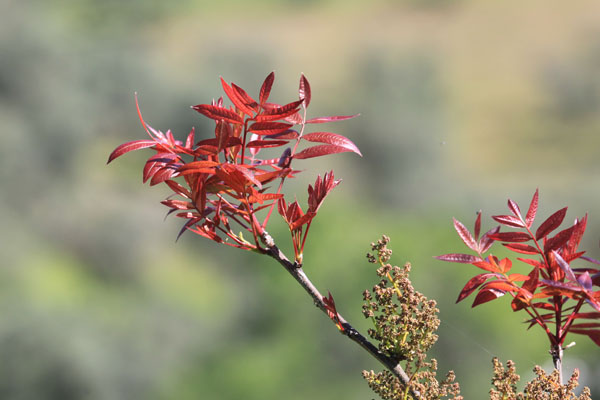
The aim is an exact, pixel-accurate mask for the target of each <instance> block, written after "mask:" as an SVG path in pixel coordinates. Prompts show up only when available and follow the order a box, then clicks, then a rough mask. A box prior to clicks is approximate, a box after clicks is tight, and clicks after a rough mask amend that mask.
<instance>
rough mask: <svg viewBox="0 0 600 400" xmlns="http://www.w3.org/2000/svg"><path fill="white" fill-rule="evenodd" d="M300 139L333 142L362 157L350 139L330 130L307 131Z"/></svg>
mask: <svg viewBox="0 0 600 400" xmlns="http://www.w3.org/2000/svg"><path fill="white" fill-rule="evenodd" d="M301 138H302V139H304V140H307V141H309V142H318V143H327V144H333V145H335V146H340V147H345V148H347V149H348V150H350V151H353V152H354V153H356V154H358V155H359V156H361V157H362V154H361V153H360V150H359V149H358V147H356V145H355V144H354V143H352V141H351V140H350V139H348V138H346V137H345V136H342V135H338V134H336V133H331V132H313V133H308V134H306V135H303V136H301Z"/></svg>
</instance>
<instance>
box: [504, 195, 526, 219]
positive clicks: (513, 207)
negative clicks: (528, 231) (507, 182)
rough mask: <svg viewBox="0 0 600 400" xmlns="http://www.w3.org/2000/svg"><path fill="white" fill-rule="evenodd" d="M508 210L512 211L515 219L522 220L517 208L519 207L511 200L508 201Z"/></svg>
mask: <svg viewBox="0 0 600 400" xmlns="http://www.w3.org/2000/svg"><path fill="white" fill-rule="evenodd" d="M508 208H509V209H510V211H512V213H513V214H514V215H515V217H517V218H518V219H522V218H523V217H521V209H520V208H519V205H518V204H517V203H515V202H514V201H512V200H511V199H508Z"/></svg>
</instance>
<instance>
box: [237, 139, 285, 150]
mask: <svg viewBox="0 0 600 400" xmlns="http://www.w3.org/2000/svg"><path fill="white" fill-rule="evenodd" d="M288 143H289V142H288V141H287V140H252V141H250V142H248V144H247V145H246V148H248V149H252V148H255V147H256V148H261V149H266V148H269V147H279V146H283V145H285V144H288Z"/></svg>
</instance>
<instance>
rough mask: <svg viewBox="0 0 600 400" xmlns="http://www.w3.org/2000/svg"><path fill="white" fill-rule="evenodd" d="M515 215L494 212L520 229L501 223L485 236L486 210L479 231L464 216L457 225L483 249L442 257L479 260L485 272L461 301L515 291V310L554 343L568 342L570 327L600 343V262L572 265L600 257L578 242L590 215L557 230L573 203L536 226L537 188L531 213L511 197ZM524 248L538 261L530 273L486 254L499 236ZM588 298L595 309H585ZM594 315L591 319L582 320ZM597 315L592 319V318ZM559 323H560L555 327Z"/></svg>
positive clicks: (469, 240) (530, 261) (468, 241)
mask: <svg viewBox="0 0 600 400" xmlns="http://www.w3.org/2000/svg"><path fill="white" fill-rule="evenodd" d="M508 208H509V210H510V212H511V215H497V216H493V217H492V218H493V219H494V220H495V221H497V222H499V223H500V224H501V225H504V226H507V227H511V228H517V229H518V230H517V231H508V232H500V226H497V227H496V228H494V229H492V230H490V231H488V232H487V233H485V234H484V235H483V236H482V237H481V238H480V237H479V234H480V228H481V213H479V214H478V216H477V219H476V221H475V228H474V235H471V232H469V230H468V229H467V228H466V227H465V226H464V225H463V224H462V223H460V222H459V221H457V220H456V219H455V220H454V228H455V229H456V231H457V232H458V235H459V236H460V238H461V239H462V240H463V242H464V243H465V244H466V245H467V247H469V248H470V249H471V250H472V251H474V252H475V253H476V254H477V255H470V254H456V253H455V254H445V255H441V256H438V257H436V258H438V259H440V260H443V261H451V262H458V263H464V264H473V265H474V266H476V267H478V268H480V269H482V270H484V271H485V273H482V274H479V275H476V276H475V277H473V278H472V279H470V280H469V281H468V282H467V284H466V285H465V287H464V288H463V289H462V291H461V292H460V294H459V296H458V300H457V302H459V301H461V300H463V299H465V298H466V297H467V296H469V295H470V294H471V293H473V292H475V291H477V290H478V293H477V295H476V297H475V301H474V302H473V307H475V306H477V305H480V304H483V303H486V302H488V301H491V300H494V299H497V298H499V297H501V296H503V295H504V294H506V293H510V294H511V295H512V297H513V300H512V302H511V307H512V309H513V310H514V311H519V310H525V311H526V312H527V313H528V314H529V316H530V319H528V320H527V321H526V322H528V323H529V327H531V326H533V325H536V324H538V325H540V326H541V327H542V328H543V329H544V330H545V332H546V334H547V335H548V338H549V340H550V343H551V345H552V346H553V348H557V347H562V346H563V343H564V341H565V338H566V335H567V333H569V332H571V333H577V334H582V335H587V336H588V337H589V338H590V339H592V340H593V341H594V342H595V343H596V344H597V345H599V346H600V322H593V321H599V320H600V290H595V291H594V287H599V286H600V270H599V269H598V268H590V267H584V268H572V267H571V263H573V262H574V261H575V260H578V259H584V260H586V261H588V262H591V263H593V264H600V262H598V261H596V260H594V259H592V258H589V257H584V256H583V254H584V253H585V252H584V251H579V250H578V247H579V244H580V242H581V239H582V237H583V234H584V232H585V228H586V224H587V215H586V216H584V217H583V218H581V219H576V220H575V222H574V223H573V225H571V226H569V227H567V228H566V229H563V230H561V231H559V232H558V233H556V234H554V235H552V236H551V234H552V232H554V231H555V230H557V229H558V228H559V227H560V225H561V224H562V222H563V220H564V218H565V215H566V213H567V208H566V207H565V208H562V209H560V210H558V211H557V212H555V213H554V214H552V215H551V216H550V217H548V218H547V219H546V220H545V221H544V222H542V223H541V224H540V225H539V227H538V228H537V229H536V230H535V233H534V232H533V231H532V225H533V222H534V220H535V217H536V214H537V209H538V191H537V190H536V192H535V194H534V195H533V198H532V200H531V203H530V205H529V209H528V211H527V214H525V217H523V216H522V214H521V210H520V209H519V206H518V205H517V203H515V202H514V201H512V200H510V199H509V200H508ZM496 241H497V242H501V243H502V245H503V246H505V247H506V248H508V249H510V250H511V251H513V252H515V253H519V254H526V255H529V256H534V257H527V258H524V257H517V260H519V261H522V262H523V263H525V264H526V265H528V266H530V267H532V269H531V271H530V272H529V274H528V275H522V274H519V273H511V269H512V261H511V260H510V259H508V258H504V259H502V260H499V259H498V258H497V257H495V256H493V255H492V254H490V255H489V256H487V257H485V258H484V256H483V254H484V253H486V252H487V251H488V250H489V248H490V247H491V246H492V244H493V243H494V242H496ZM585 304H587V305H589V306H591V307H592V308H593V310H595V311H589V312H583V310H582V307H583V306H584V305H585ZM582 320H588V322H581V321H582ZM589 320H591V321H592V322H590V321H589ZM551 325H554V328H555V329H551Z"/></svg>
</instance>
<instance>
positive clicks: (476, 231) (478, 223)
mask: <svg viewBox="0 0 600 400" xmlns="http://www.w3.org/2000/svg"><path fill="white" fill-rule="evenodd" d="M480 231H481V210H479V211H477V219H475V229H474V231H473V233H474V234H475V241H478V240H479V232H480Z"/></svg>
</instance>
